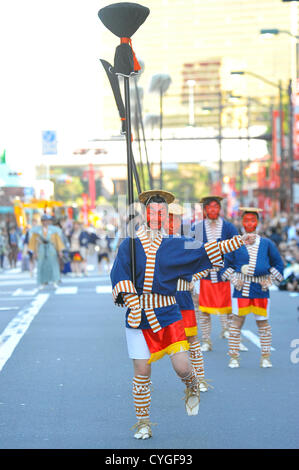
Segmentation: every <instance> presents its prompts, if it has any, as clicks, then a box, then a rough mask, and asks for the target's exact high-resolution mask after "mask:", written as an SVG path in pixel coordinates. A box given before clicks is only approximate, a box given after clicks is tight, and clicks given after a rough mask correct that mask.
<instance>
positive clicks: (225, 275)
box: [221, 268, 235, 281]
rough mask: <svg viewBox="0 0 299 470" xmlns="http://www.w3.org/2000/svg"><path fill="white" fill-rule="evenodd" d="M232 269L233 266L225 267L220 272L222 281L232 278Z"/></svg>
mask: <svg viewBox="0 0 299 470" xmlns="http://www.w3.org/2000/svg"><path fill="white" fill-rule="evenodd" d="M234 272H235V271H234V269H233V268H227V269H226V270H225V271H223V272H222V274H221V278H222V280H223V281H227V280H229V279H231V278H232V276H233V274H234Z"/></svg>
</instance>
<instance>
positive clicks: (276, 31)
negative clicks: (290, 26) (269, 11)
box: [260, 28, 299, 39]
mask: <svg viewBox="0 0 299 470" xmlns="http://www.w3.org/2000/svg"><path fill="white" fill-rule="evenodd" d="M280 33H282V34H288V35H289V36H291V37H292V38H296V39H299V36H297V35H296V34H292V33H291V32H290V31H287V30H285V29H277V28H271V29H261V30H260V34H263V35H267V36H277V35H278V34H280Z"/></svg>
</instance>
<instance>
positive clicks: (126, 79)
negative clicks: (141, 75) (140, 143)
mask: <svg viewBox="0 0 299 470" xmlns="http://www.w3.org/2000/svg"><path fill="white" fill-rule="evenodd" d="M124 92H125V93H124V94H125V113H126V121H125V122H126V144H127V172H128V205H129V224H128V226H129V236H130V249H131V273H132V282H133V284H134V285H135V283H136V253H135V238H134V229H133V227H131V223H130V222H131V218H132V214H131V210H132V204H133V203H134V189H133V156H132V141H131V138H132V137H131V105H130V79H129V77H124Z"/></svg>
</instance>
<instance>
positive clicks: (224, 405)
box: [0, 273, 299, 449]
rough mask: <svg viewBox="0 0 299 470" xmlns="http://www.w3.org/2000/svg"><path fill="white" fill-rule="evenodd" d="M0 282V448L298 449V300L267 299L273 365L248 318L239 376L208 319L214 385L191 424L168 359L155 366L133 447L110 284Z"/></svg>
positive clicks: (104, 279) (118, 314) (11, 277)
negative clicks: (147, 417)
mask: <svg viewBox="0 0 299 470" xmlns="http://www.w3.org/2000/svg"><path fill="white" fill-rule="evenodd" d="M0 276H1V277H0V280H1V282H0V448H1V449H216V448H217V449H225V448H227V449H234V448H235V449H236V448H238V449H239V448H241V449H252V448H263V449H267V448H268V449H279V448H284V449H294V448H297V449H298V448H299V407H298V396H299V321H298V317H299V312H298V311H297V306H298V299H299V296H297V297H292V296H290V294H289V293H284V292H279V291H274V292H272V293H271V298H272V314H271V324H272V330H273V348H274V351H273V356H272V361H273V368H272V369H261V368H260V367H259V351H260V350H259V346H258V343H255V341H256V337H255V336H254V335H256V334H257V331H256V326H255V322H254V320H253V318H250V317H249V318H248V319H247V321H246V323H245V326H244V329H245V330H246V331H247V336H248V337H247V336H246V337H245V338H244V342H245V343H246V345H247V346H248V348H249V351H248V352H244V353H242V362H241V368H240V369H229V368H228V367H227V362H228V357H227V354H226V353H227V341H226V340H223V339H220V338H219V333H220V322H219V318H217V317H216V318H213V343H214V350H213V351H212V352H208V353H205V355H204V359H205V367H206V376H207V378H209V379H211V383H212V384H213V386H214V389H213V390H210V391H209V392H208V393H205V394H201V405H200V413H199V415H198V416H197V417H188V416H187V415H186V414H185V411H184V402H183V400H182V396H183V385H182V384H181V383H180V381H179V380H178V378H177V377H176V375H175V373H174V371H173V370H172V369H171V367H170V361H169V359H168V358H164V359H162V360H161V361H159V362H158V363H156V364H154V366H153V373H152V381H153V386H154V391H153V396H152V407H151V410H152V413H151V418H152V421H153V422H157V423H158V424H157V426H155V427H154V428H153V432H154V436H153V438H152V439H150V440H147V441H142V442H140V441H136V440H135V439H133V437H132V431H130V429H129V428H130V426H132V425H133V424H134V423H135V416H134V409H133V405H132V401H131V378H132V366H131V362H130V360H129V359H128V358H127V352H126V345H125V340H124V335H123V310H122V309H121V308H118V307H115V306H113V304H112V300H111V293H110V291H111V288H110V283H109V278H108V276H97V275H95V274H93V273H91V275H90V276H89V277H88V278H80V279H77V278H74V279H73V278H64V279H63V283H62V284H61V286H60V288H59V289H56V290H55V289H52V288H47V289H45V290H44V291H39V292H38V291H36V285H35V281H34V280H32V279H30V278H29V276H28V274H26V273H23V274H22V273H20V274H18V273H16V274H7V275H3V274H1V275H0ZM248 332H249V333H248ZM249 338H250V339H249ZM296 339H297V341H296Z"/></svg>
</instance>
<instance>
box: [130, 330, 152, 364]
mask: <svg viewBox="0 0 299 470" xmlns="http://www.w3.org/2000/svg"><path fill="white" fill-rule="evenodd" d="M125 330H126V339H127V347H128V354H129V358H130V359H149V358H150V356H151V353H150V351H149V349H148V346H147V344H146V341H145V338H144V336H143V333H142V330H140V329H135V328H126V329H125Z"/></svg>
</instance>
